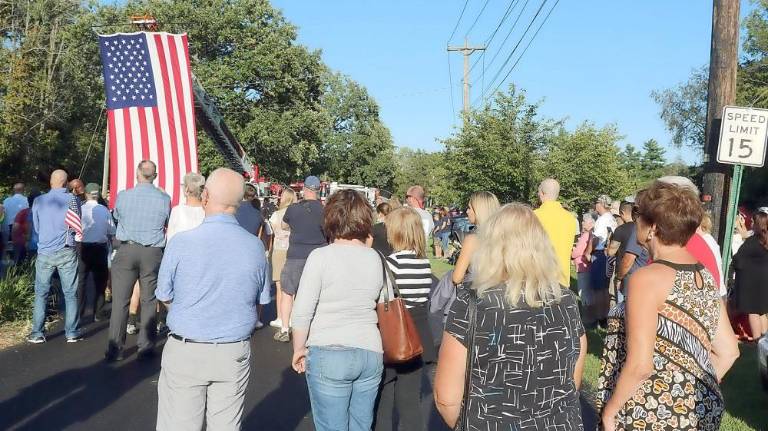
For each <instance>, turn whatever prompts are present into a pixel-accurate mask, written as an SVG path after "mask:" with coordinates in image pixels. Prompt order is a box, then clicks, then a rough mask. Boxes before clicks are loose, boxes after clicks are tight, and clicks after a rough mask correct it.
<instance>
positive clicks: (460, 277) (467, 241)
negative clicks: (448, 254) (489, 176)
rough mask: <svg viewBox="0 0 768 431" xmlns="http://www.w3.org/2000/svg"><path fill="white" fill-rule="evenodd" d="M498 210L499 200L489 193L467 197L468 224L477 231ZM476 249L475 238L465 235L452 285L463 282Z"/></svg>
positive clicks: (454, 270) (477, 193)
mask: <svg viewBox="0 0 768 431" xmlns="http://www.w3.org/2000/svg"><path fill="white" fill-rule="evenodd" d="M498 209H499V199H498V198H497V197H496V195H494V194H493V193H491V192H485V191H483V192H475V193H472V196H470V197H469V205H468V207H467V218H468V219H469V222H470V223H472V224H473V225H475V230H476V231H477V229H478V228H480V227H481V226H482V225H483V223H484V222H485V221H486V220H488V218H490V217H491V215H492V214H493V213H494V212H496V210H498ZM477 247H478V243H477V236H476V235H473V234H471V235H467V236H466V237H464V241H463V242H462V243H461V252H460V253H459V258H458V259H457V260H456V266H455V267H454V269H453V275H452V276H451V277H452V280H453V284H459V283H461V282H463V281H464V277H466V275H467V272H469V263H470V262H471V261H472V255H473V254H474V253H475V250H476V249H477Z"/></svg>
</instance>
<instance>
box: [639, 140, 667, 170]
mask: <svg viewBox="0 0 768 431" xmlns="http://www.w3.org/2000/svg"><path fill="white" fill-rule="evenodd" d="M665 165H666V160H665V159H664V148H662V147H661V145H659V143H658V142H656V140H655V139H649V140H647V141H645V142H643V153H642V157H641V158H640V169H641V175H642V176H643V177H644V178H657V177H659V173H660V172H661V170H662V169H664V166H665Z"/></svg>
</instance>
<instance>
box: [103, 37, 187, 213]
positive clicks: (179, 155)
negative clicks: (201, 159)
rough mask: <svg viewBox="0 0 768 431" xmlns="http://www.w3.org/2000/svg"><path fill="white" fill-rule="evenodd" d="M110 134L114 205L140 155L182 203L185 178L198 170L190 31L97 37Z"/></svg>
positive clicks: (159, 183)
mask: <svg viewBox="0 0 768 431" xmlns="http://www.w3.org/2000/svg"><path fill="white" fill-rule="evenodd" d="M99 47H100V51H101V62H102V65H103V66H104V87H105V91H106V98H107V127H108V133H109V148H110V152H109V163H110V176H109V189H110V206H111V207H114V204H115V200H116V199H117V194H118V192H120V191H122V190H125V189H129V188H131V187H133V186H134V183H135V177H136V166H137V165H138V163H139V162H140V161H141V160H152V161H153V162H155V164H156V165H157V170H158V172H157V173H158V180H157V183H156V185H157V186H158V187H160V188H161V189H163V190H165V192H166V193H168V194H169V195H170V196H171V202H172V205H176V204H177V203H178V202H179V197H180V196H181V182H182V178H183V177H184V175H185V174H186V173H188V172H196V171H197V169H198V168H197V132H196V130H195V116H194V100H193V96H192V74H191V71H190V64H189V54H188V48H187V35H186V34H180V35H179V34H169V33H149V32H139V33H119V34H113V35H107V36H99Z"/></svg>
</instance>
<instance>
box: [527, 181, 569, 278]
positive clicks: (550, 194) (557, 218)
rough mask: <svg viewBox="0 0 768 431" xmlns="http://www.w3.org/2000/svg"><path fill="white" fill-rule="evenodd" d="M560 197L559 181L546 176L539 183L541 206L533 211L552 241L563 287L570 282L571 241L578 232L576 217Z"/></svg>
mask: <svg viewBox="0 0 768 431" xmlns="http://www.w3.org/2000/svg"><path fill="white" fill-rule="evenodd" d="M559 197H560V183H558V182H557V180H555V179H553V178H547V179H545V180H544V181H542V182H541V184H539V200H540V201H541V206H540V207H539V208H538V209H536V210H535V211H534V213H536V216H537V217H538V218H539V221H540V222H541V224H542V225H543V226H544V230H545V231H546V232H547V235H548V236H549V240H550V241H551V242H552V246H553V247H554V249H555V254H556V255H557V261H558V262H559V263H560V271H561V274H560V284H562V285H563V286H565V287H568V286H570V283H571V251H572V249H573V241H574V238H575V237H576V235H577V234H578V233H579V232H578V229H579V224H578V221H576V217H574V216H573V214H571V213H570V212H568V211H566V210H565V209H564V208H563V206H562V205H561V204H560V202H558V201H557V199H558V198H559Z"/></svg>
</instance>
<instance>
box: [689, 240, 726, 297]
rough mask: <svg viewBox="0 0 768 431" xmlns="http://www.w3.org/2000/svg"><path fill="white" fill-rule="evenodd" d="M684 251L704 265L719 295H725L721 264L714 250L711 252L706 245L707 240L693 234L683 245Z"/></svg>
mask: <svg viewBox="0 0 768 431" xmlns="http://www.w3.org/2000/svg"><path fill="white" fill-rule="evenodd" d="M685 249H686V250H688V253H690V254H691V255H693V257H695V258H696V260H698V261H699V263H701V264H702V265H704V268H707V270H708V271H709V272H710V274H712V277H713V278H714V279H715V285H716V286H717V288H718V289H720V295H721V296H723V295H725V294H726V293H727V289H726V287H725V286H724V285H723V282H722V278H723V277H722V275H721V274H722V272H723V271H722V263H719V262H718V261H719V259H718V258H717V255H716V254H715V252H714V250H712V247H711V246H710V245H709V244H708V243H707V240H706V239H704V237H703V236H701V235H699V234H698V233H694V234H693V236H692V237H691V239H689V240H688V243H687V244H686V245H685Z"/></svg>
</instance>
